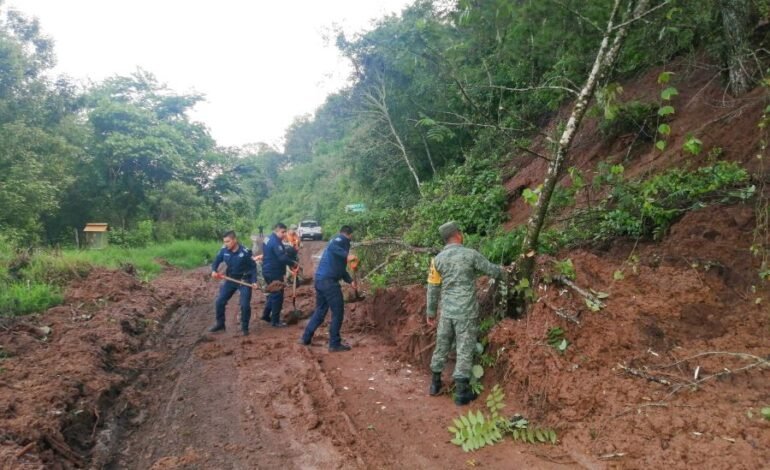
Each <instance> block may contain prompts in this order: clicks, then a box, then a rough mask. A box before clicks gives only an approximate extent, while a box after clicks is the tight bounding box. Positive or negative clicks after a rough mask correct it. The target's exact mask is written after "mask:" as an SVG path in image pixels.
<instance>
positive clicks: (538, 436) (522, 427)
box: [511, 417, 558, 444]
mask: <svg viewBox="0 0 770 470" xmlns="http://www.w3.org/2000/svg"><path fill="white" fill-rule="evenodd" d="M511 427H512V429H511V437H512V438H513V440H514V441H519V442H525V443H529V444H537V443H541V444H546V443H551V444H556V442H557V440H558V439H557V437H558V436H557V435H556V431H554V430H553V429H548V428H531V427H529V421H527V420H526V419H524V418H521V417H518V418H517V419H515V420H514V421H512V422H511Z"/></svg>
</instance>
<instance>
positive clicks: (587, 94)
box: [519, 0, 650, 285]
mask: <svg viewBox="0 0 770 470" xmlns="http://www.w3.org/2000/svg"><path fill="white" fill-rule="evenodd" d="M620 1H621V0H615V3H614V5H613V8H612V13H611V14H610V18H609V20H608V21H607V29H606V30H605V33H604V37H603V38H602V42H601V45H600V46H599V51H598V52H597V53H596V58H595V60H594V64H593V67H592V68H591V72H590V73H589V75H588V78H587V79H586V82H585V84H584V85H583V88H582V89H581V90H580V93H579V94H578V97H577V100H576V101H575V105H574V106H573V108H572V114H570V117H569V120H568V121H567V124H566V126H565V127H564V131H563V132H562V135H561V138H560V139H559V145H558V147H557V148H556V150H555V152H554V153H553V156H552V157H551V162H550V163H549V165H548V171H547V172H546V176H545V179H544V181H543V186H542V189H541V192H540V197H539V198H538V200H537V204H536V205H535V207H534V209H533V211H532V215H531V216H530V218H529V221H528V222H527V235H526V236H525V238H524V242H523V243H522V255H521V259H520V265H519V275H520V278H521V279H527V280H528V281H529V283H530V285H532V275H533V273H534V268H535V253H536V251H537V243H538V240H539V238H540V232H541V230H542V228H543V224H544V223H545V219H546V216H547V215H548V207H549V205H550V202H551V196H552V195H553V190H554V188H555V187H556V182H557V181H558V180H559V178H560V177H561V174H562V173H563V171H564V168H565V167H566V166H567V165H566V164H567V161H568V158H567V157H568V153H569V150H570V147H571V145H572V141H573V140H574V138H575V135H576V133H577V130H578V128H579V126H580V123H581V121H582V120H583V116H584V115H585V112H586V110H587V108H588V103H589V101H590V100H591V98H592V97H593V96H594V93H595V91H596V86H597V83H598V81H599V79H600V77H602V76H603V75H604V73H605V71H606V70H608V68H610V67H612V65H613V64H614V63H615V60H616V59H617V56H618V52H619V51H620V48H621V46H622V45H623V40H624V39H625V37H626V34H627V32H628V28H629V27H630V26H631V24H633V21H632V19H633V18H635V17H640V16H642V15H643V14H644V12H645V11H646V10H647V7H648V5H649V3H650V0H639V2H638V3H637V4H636V7H635V8H634V6H633V5H634V2H633V0H631V1H629V2H628V9H627V15H626V18H625V21H624V22H622V23H620V24H619V25H616V21H617V17H618V10H619V8H620ZM613 36H614V38H613ZM611 39H612V45H610V40H611Z"/></svg>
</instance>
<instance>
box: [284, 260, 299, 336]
mask: <svg viewBox="0 0 770 470" xmlns="http://www.w3.org/2000/svg"><path fill="white" fill-rule="evenodd" d="M297 277H299V270H298V271H297V272H296V273H294V282H293V283H292V292H291V303H292V307H293V310H292V311H291V312H289V316H288V317H287V318H286V323H287V324H288V325H294V324H296V323H297V322H299V321H300V319H302V311H301V310H297Z"/></svg>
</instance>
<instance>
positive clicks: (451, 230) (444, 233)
mask: <svg viewBox="0 0 770 470" xmlns="http://www.w3.org/2000/svg"><path fill="white" fill-rule="evenodd" d="M459 231H460V227H458V226H457V222H454V221H451V222H447V223H445V224H444V225H442V226H441V227H439V228H438V233H439V234H441V238H443V239H444V241H446V240H448V239H449V237H451V236H452V235H454V234H455V233H457V232H459Z"/></svg>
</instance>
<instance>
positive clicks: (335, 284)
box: [299, 225, 357, 352]
mask: <svg viewBox="0 0 770 470" xmlns="http://www.w3.org/2000/svg"><path fill="white" fill-rule="evenodd" d="M352 238H353V229H352V228H351V227H350V226H348V225H344V226H342V228H340V233H338V234H337V235H335V236H334V237H332V239H331V241H330V242H329V244H328V245H327V246H326V249H325V250H324V252H323V255H322V256H321V261H320V262H319V264H318V269H317V270H316V272H315V280H314V281H315V295H316V308H315V311H314V312H313V315H312V316H311V317H310V321H309V322H308V324H307V327H306V328H305V332H304V333H303V335H302V338H301V339H300V340H299V342H300V343H301V344H304V345H305V346H309V345H310V343H311V341H312V340H313V335H314V334H315V331H316V330H317V329H318V327H319V326H321V324H322V323H323V322H324V319H325V318H326V312H328V311H329V309H331V311H332V320H331V323H330V325H329V351H331V352H341V351H350V345H348V344H346V343H344V342H343V341H342V338H341V337H340V330H341V329H342V320H343V318H344V314H345V303H344V300H343V297H342V289H341V288H340V280H343V281H345V282H347V283H348V284H350V285H351V286H352V287H353V289H356V288H357V286H356V283H355V282H353V278H352V277H351V276H350V274H349V273H348V271H347V263H348V255H349V253H350V241H351V240H352Z"/></svg>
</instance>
